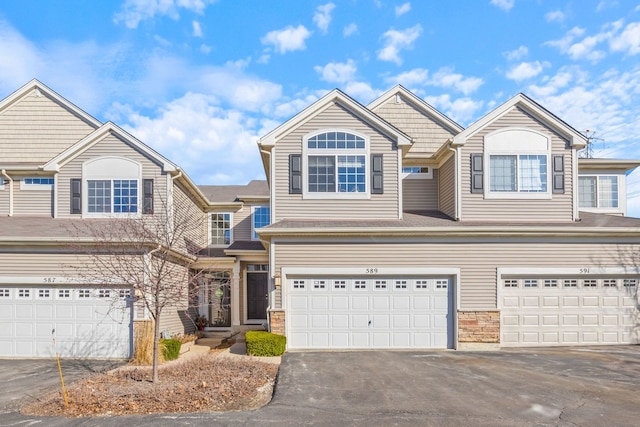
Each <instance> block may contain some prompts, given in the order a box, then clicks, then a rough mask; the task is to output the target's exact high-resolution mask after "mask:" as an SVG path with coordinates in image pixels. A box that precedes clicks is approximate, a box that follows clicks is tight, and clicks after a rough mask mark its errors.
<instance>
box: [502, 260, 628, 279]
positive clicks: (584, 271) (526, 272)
mask: <svg viewBox="0 0 640 427" xmlns="http://www.w3.org/2000/svg"><path fill="white" fill-rule="evenodd" d="M498 273H499V274H500V275H501V276H544V275H557V276H594V275H622V274H634V275H635V274H640V267H636V266H625V267H597V266H591V264H590V263H589V262H586V263H585V266H583V267H576V268H543V267H541V268H537V267H509V268H499V269H498Z"/></svg>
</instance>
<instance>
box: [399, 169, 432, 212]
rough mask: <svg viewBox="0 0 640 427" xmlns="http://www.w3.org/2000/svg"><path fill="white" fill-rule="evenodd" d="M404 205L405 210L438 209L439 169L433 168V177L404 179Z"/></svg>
mask: <svg viewBox="0 0 640 427" xmlns="http://www.w3.org/2000/svg"><path fill="white" fill-rule="evenodd" d="M402 205H403V209H402V210H404V211H425V210H437V209H438V170H437V169H434V170H433V178H431V179H408V178H404V179H403V180H402Z"/></svg>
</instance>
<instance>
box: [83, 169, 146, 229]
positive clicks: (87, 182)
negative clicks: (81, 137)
mask: <svg viewBox="0 0 640 427" xmlns="http://www.w3.org/2000/svg"><path fill="white" fill-rule="evenodd" d="M141 175H142V166H141V165H140V164H139V163H138V162H135V161H133V160H130V159H127V158H123V157H100V158H97V159H92V160H89V161H87V162H85V163H84V164H83V165H82V182H81V184H80V182H79V181H80V180H77V179H76V180H72V182H71V184H72V185H71V187H72V188H71V199H72V200H71V204H72V208H71V211H72V213H76V212H77V213H79V211H81V212H82V213H83V215H85V216H119V215H132V214H133V215H139V214H140V213H142V212H141V211H142V210H143V202H144V205H145V208H144V210H145V213H146V212H149V213H152V211H153V200H152V198H153V182H152V180H144V189H142V188H141V186H142V185H141V184H142V182H143V180H142V176H141ZM74 181H76V182H74ZM147 181H150V182H147ZM141 190H143V192H144V194H141V192H142V191H141ZM147 192H149V196H147ZM149 197H150V198H151V200H147V198H149ZM147 205H148V206H147Z"/></svg>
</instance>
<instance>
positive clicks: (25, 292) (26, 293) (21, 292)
mask: <svg viewBox="0 0 640 427" xmlns="http://www.w3.org/2000/svg"><path fill="white" fill-rule="evenodd" d="M18 298H23V299H27V298H31V290H30V289H18Z"/></svg>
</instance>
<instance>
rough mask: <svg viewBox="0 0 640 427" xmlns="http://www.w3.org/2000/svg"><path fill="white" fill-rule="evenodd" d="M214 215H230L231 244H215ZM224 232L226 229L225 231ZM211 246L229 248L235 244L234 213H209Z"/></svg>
mask: <svg viewBox="0 0 640 427" xmlns="http://www.w3.org/2000/svg"><path fill="white" fill-rule="evenodd" d="M213 215H229V243H214V242H213V234H212V233H213V229H214V227H213ZM223 231H224V229H223ZM208 235H209V246H220V247H224V246H229V245H231V244H232V243H233V212H209V234H208Z"/></svg>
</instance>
